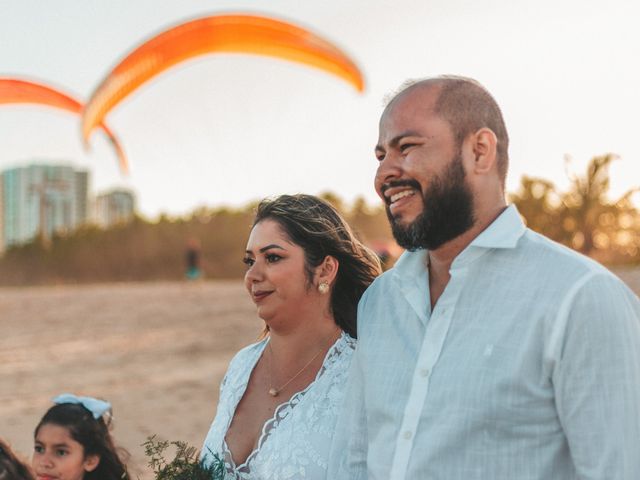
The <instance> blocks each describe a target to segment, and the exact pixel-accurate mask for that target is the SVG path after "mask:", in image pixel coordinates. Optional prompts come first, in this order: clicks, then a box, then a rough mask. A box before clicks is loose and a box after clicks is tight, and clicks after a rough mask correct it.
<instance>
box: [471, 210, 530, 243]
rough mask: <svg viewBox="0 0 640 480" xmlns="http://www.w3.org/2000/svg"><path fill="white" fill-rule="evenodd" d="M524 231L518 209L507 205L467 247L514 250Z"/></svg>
mask: <svg viewBox="0 0 640 480" xmlns="http://www.w3.org/2000/svg"><path fill="white" fill-rule="evenodd" d="M525 230H526V227H525V225H524V222H523V221H522V218H521V217H520V213H519V212H518V209H517V208H516V206H515V205H509V206H508V207H507V208H506V209H504V211H503V212H502V213H501V214H500V215H498V218H496V219H495V220H494V221H493V222H492V223H491V224H490V225H489V226H488V227H487V228H485V229H484V231H482V232H481V233H480V235H478V236H477V237H476V238H475V239H474V240H473V241H472V242H471V243H470V244H469V247H481V248H515V246H516V245H517V243H518V240H519V239H520V237H521V236H522V235H523V234H524V232H525ZM467 248H468V247H467Z"/></svg>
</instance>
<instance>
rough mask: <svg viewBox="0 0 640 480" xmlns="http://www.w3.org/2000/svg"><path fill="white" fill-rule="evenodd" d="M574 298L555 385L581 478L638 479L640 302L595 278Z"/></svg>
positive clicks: (606, 278) (610, 280) (611, 281)
mask: <svg viewBox="0 0 640 480" xmlns="http://www.w3.org/2000/svg"><path fill="white" fill-rule="evenodd" d="M572 297H573V298H568V299H566V300H565V304H566V305H565V307H566V308H565V313H564V317H565V318H564V319H562V320H561V321H560V323H561V324H562V325H563V328H564V331H563V333H562V335H560V336H559V338H560V340H559V341H558V345H557V350H556V353H557V356H556V358H557V363H556V368H555V369H554V372H553V375H552V381H553V384H554V389H555V394H556V406H557V411H558V415H559V418H560V422H561V424H562V427H563V429H564V431H565V435H566V437H567V441H568V444H569V450H570V452H571V457H572V460H573V462H574V465H575V467H576V471H577V474H578V478H580V479H583V480H587V479H594V480H595V479H603V478H606V479H611V480H632V479H638V478H640V455H638V445H640V302H639V301H638V298H637V297H636V296H635V295H634V294H633V293H632V292H631V291H630V290H629V289H628V288H627V287H626V286H625V285H624V284H623V283H622V282H621V281H619V280H618V279H616V278H615V277H614V276H613V275H607V274H600V273H598V274H593V275H592V276H591V277H590V278H588V279H587V280H586V281H585V282H583V285H582V286H581V287H580V288H578V289H577V290H576V291H575V294H574V295H573V296H572ZM562 310H563V309H562V307H561V309H560V311H561V312H562Z"/></svg>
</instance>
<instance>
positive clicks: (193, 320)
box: [0, 282, 262, 479]
mask: <svg viewBox="0 0 640 480" xmlns="http://www.w3.org/2000/svg"><path fill="white" fill-rule="evenodd" d="M0 325H1V330H0V331H1V334H0V379H1V380H0V436H2V437H4V438H5V439H7V440H8V441H9V442H10V443H11V444H12V445H13V447H14V449H16V450H17V451H18V452H19V453H21V454H23V456H25V457H26V456H29V455H30V454H31V450H32V448H33V429H34V427H35V425H36V424H37V422H38V420H39V419H40V417H41V416H42V414H43V413H44V412H45V411H46V409H47V408H48V407H49V406H50V405H51V402H50V399H51V398H52V397H53V396H55V395H56V394H58V393H62V392H74V393H78V394H84V395H94V396H97V397H101V398H105V399H107V400H109V401H111V402H112V404H113V409H114V417H115V419H114V428H113V434H114V437H115V439H116V441H117V443H118V445H120V446H122V447H124V448H126V449H127V450H128V451H129V452H130V453H131V461H130V468H131V473H133V475H134V477H133V478H135V476H136V475H139V476H140V478H141V479H145V478H150V476H149V475H148V471H147V469H146V459H145V457H144V452H143V449H142V447H140V444H141V443H142V442H143V441H144V440H145V439H146V438H147V437H148V436H149V435H153V434H157V435H158V436H159V437H161V438H163V439H167V440H184V441H187V442H189V443H190V444H192V445H194V446H197V447H198V448H200V447H201V445H202V442H203V440H204V437H205V435H206V433H207V430H208V428H209V424H210V422H211V420H212V419H213V416H214V414H215V410H216V404H217V399H218V386H219V383H220V381H221V380H222V376H223V375H224V372H225V371H226V367H227V363H228V362H229V360H230V359H231V357H232V356H233V354H234V352H236V351H237V350H238V349H240V348H241V347H242V346H244V345H246V344H248V343H251V342H253V341H254V340H255V339H256V338H257V336H258V335H259V333H260V332H261V330H262V323H261V321H260V320H259V319H257V317H256V315H255V310H254V306H253V304H252V303H251V301H250V300H249V299H248V297H247V295H246V294H245V291H244V289H243V287H242V284H241V282H199V283H192V284H189V283H183V282H175V283H145V284H113V285H95V286H64V287H43V288H19V289H0Z"/></svg>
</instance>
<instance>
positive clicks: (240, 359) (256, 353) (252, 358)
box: [229, 338, 268, 370]
mask: <svg viewBox="0 0 640 480" xmlns="http://www.w3.org/2000/svg"><path fill="white" fill-rule="evenodd" d="M267 341H268V339H267V338H265V339H263V340H260V341H259V342H255V343H252V344H250V345H247V346H246V347H243V348H241V349H240V350H238V352H236V354H235V355H234V356H233V358H232V359H231V361H230V362H229V370H231V368H234V367H236V366H242V365H244V364H247V363H249V364H251V363H255V362H256V361H257V360H258V357H260V355H261V354H262V350H264V347H265V345H266V343H267Z"/></svg>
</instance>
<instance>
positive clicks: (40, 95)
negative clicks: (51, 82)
mask: <svg viewBox="0 0 640 480" xmlns="http://www.w3.org/2000/svg"><path fill="white" fill-rule="evenodd" d="M3 103H4V104H10V103H34V104H38V105H47V106H50V107H55V108H60V109H62V110H67V111H69V112H72V113H75V114H78V115H79V114H80V113H81V112H82V104H81V103H80V102H78V101H77V100H76V99H74V98H72V97H70V96H69V95H67V94H65V93H62V92H60V91H58V90H55V89H53V88H51V87H48V86H46V85H42V84H39V83H35V82H30V81H27V80H19V79H16V78H3V77H0V104H3ZM99 125H100V128H102V130H104V132H105V133H106V134H107V137H108V138H109V141H110V142H111V144H112V145H113V148H114V149H115V151H116V154H117V155H118V160H119V162H120V169H121V171H122V172H123V173H126V172H127V171H128V164H127V157H126V156H125V154H124V150H123V149H122V147H121V146H120V142H119V141H118V139H117V138H116V137H115V135H114V134H113V132H112V131H111V130H110V129H109V128H108V127H107V126H106V125H104V124H103V123H102V122H100V124H99Z"/></svg>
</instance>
